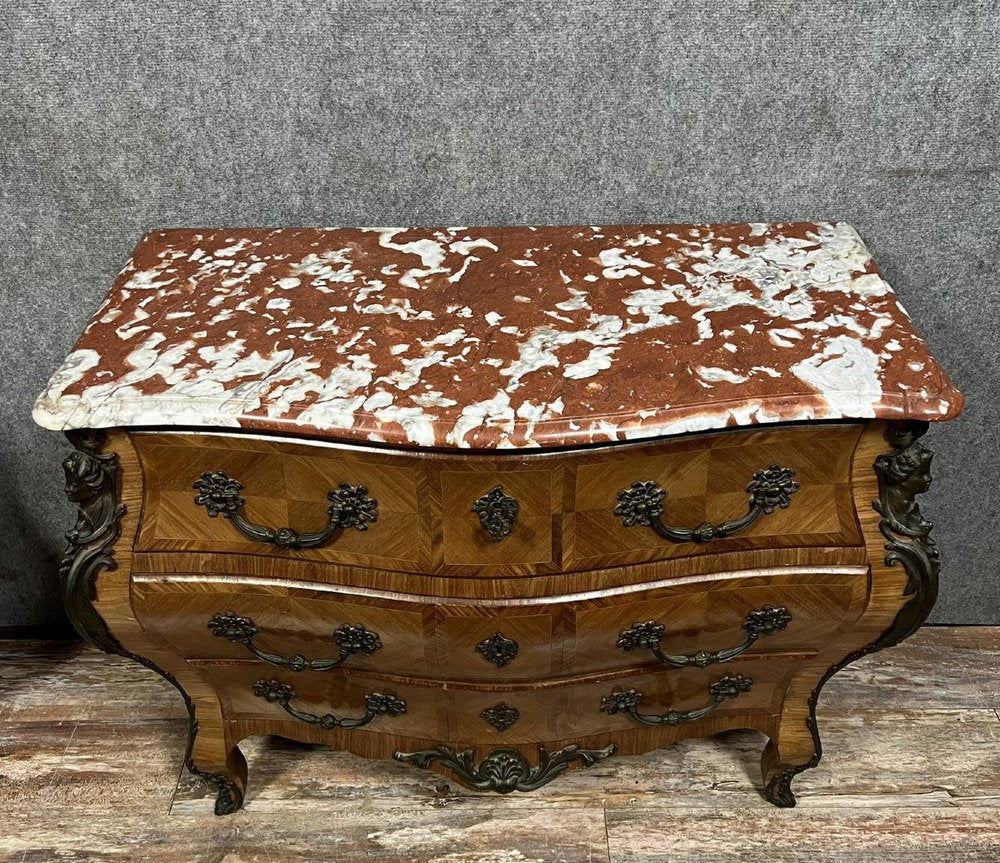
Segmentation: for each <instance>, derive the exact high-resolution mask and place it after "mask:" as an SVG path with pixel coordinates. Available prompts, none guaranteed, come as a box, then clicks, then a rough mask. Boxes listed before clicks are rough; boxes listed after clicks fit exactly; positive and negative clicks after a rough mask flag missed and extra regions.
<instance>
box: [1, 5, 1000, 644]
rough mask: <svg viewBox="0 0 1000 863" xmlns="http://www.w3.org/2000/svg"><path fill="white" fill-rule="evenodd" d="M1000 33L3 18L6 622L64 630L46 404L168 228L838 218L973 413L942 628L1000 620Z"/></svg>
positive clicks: (903, 23) (879, 24)
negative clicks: (119, 274)
mask: <svg viewBox="0 0 1000 863" xmlns="http://www.w3.org/2000/svg"><path fill="white" fill-rule="evenodd" d="M998 43H1000V14H998V8H997V5H996V4H994V3H972V2H967V3H919V2H903V0H875V2H831V0H821V2H815V0H808V2H770V3H762V2H760V3H758V2H753V3H751V2H746V0H744V2H739V0H737V2H727V3H719V2H716V0H711V2H680V0H678V2H668V3H656V2H648V0H624V2H609V3H588V2H581V0H575V2H563V3H556V2H531V3H516V4H506V3H499V2H493V3H488V4H487V3H483V4H476V3H444V2H436V3H404V2H393V3H389V2H381V3H376V2H372V3H364V2H358V0H343V2H320V0H294V2H285V3H281V2H266V0H225V2H214V3H192V2H185V3H177V2H175V3H169V2H166V3H165V2H158V3H155V4H154V3H126V2H103V3H101V2H94V0H63V2H39V0H19V2H5V3H2V4H0V237H2V246H0V311H2V314H0V327H2V348H3V350H2V351H0V364H2V365H0V374H2V381H0V405H2V412H0V417H2V418H0V423H2V439H0V460H2V464H0V544H2V546H3V548H2V553H0V626H11V625H17V624H22V625H30V624H34V625H49V624H53V623H55V622H58V620H59V619H60V617H59V615H60V612H59V605H58V594H57V589H56V582H57V580H56V569H57V560H58V556H59V554H60V552H61V550H62V547H63V544H64V543H63V538H62V533H63V531H64V530H65V529H66V528H67V527H68V526H69V524H70V522H71V509H70V506H69V505H68V504H67V503H66V502H65V501H64V500H63V497H62V489H61V471H60V469H59V462H60V459H61V458H62V455H63V453H64V452H65V450H66V446H65V443H64V441H63V440H62V438H61V437H60V436H59V435H56V434H53V433H51V432H43V431H42V430H40V429H37V428H35V427H34V426H33V425H32V424H31V421H30V419H29V410H30V407H31V402H32V399H33V397H34V395H35V394H36V393H37V392H38V390H39V389H40V388H41V386H42V385H43V383H44V381H45V379H46V378H47V376H48V375H49V373H50V372H51V371H52V370H53V368H54V366H55V365H56V363H57V362H58V361H59V360H61V359H62V357H63V355H64V354H65V352H66V351H67V350H68V349H69V348H70V346H71V344H72V342H73V340H74V337H75V336H76V335H77V333H78V331H79V330H80V328H81V326H82V325H83V323H84V321H85V320H86V319H87V318H88V316H89V315H90V314H91V312H92V311H93V310H94V309H95V307H96V306H97V304H98V303H99V301H100V299H101V298H102V296H103V294H104V292H105V290H106V288H107V287H108V285H109V283H110V281H111V279H112V277H113V276H114V274H115V273H116V271H117V270H118V269H119V267H120V266H121V265H122V263H123V262H124V260H125V258H126V257H127V255H128V253H129V251H130V250H131V248H132V246H133V244H134V242H135V241H136V239H137V238H138V237H139V235H140V234H141V233H142V232H143V231H145V230H147V229H148V228H151V227H156V226H176V225H205V226H208V225H311V224H318V225H335V224H341V225H353V224H366V225H370V224H376V225H396V224H442V223H443V224H466V225H468V224H496V223H525V222H527V223H542V222H555V223H559V222H562V223H576V222H584V223H591V224H593V223H601V222H634V221H702V220H709V219H711V220H737V221H739V220H774V219H790V218H814V217H818V218H836V219H846V220H849V221H850V222H852V223H854V225H855V226H856V227H857V228H858V229H859V230H860V232H861V234H862V235H863V236H864V237H865V238H866V240H867V241H868V243H869V245H870V246H871V248H872V250H873V252H874V254H875V257H876V260H878V261H879V262H880V264H881V266H882V267H883V269H884V271H885V273H886V274H887V276H888V278H889V280H890V282H892V284H893V285H894V286H895V287H896V289H897V291H898V292H899V294H900V295H901V297H902V300H903V303H904V305H905V306H906V307H907V309H908V310H909V311H910V312H911V314H912V315H913V317H914V318H915V319H916V321H917V324H918V326H919V327H920V329H921V330H922V331H923V333H924V334H925V335H926V336H927V338H928V340H929V341H930V343H931V346H932V348H933V349H934V351H935V352H936V354H937V356H938V357H939V359H940V360H941V362H942V363H943V364H944V366H945V367H946V368H947V369H948V370H949V371H950V372H951V373H952V375H953V377H954V378H955V380H956V382H957V383H958V384H959V386H961V387H962V388H963V389H964V390H965V392H966V394H967V396H968V408H967V411H966V414H965V416H964V417H963V418H962V419H960V420H959V421H957V422H955V423H952V424H950V425H947V426H945V427H941V428H934V429H933V430H932V432H931V434H930V435H929V436H928V441H929V443H930V444H931V446H932V447H934V448H935V449H937V450H938V455H937V457H936V459H935V465H936V479H935V487H934V493H933V495H932V497H931V500H930V503H929V504H928V505H927V506H926V507H925V510H926V512H927V514H928V515H929V516H930V517H931V518H932V520H933V521H935V522H936V525H937V527H936V533H935V535H936V537H937V540H938V544H939V546H940V548H941V551H942V555H943V558H944V561H945V566H944V571H943V574H942V590H941V598H940V601H939V604H938V607H937V610H936V611H935V613H934V617H933V618H932V619H933V620H935V621H937V622H952V623H960V622H969V623H973V622H981V623H987V622H990V623H1000V600H998V599H997V588H998V585H1000V579H998V573H997V570H998V560H997V551H996V549H997V547H998V546H997V541H996V538H995V533H996V529H997V528H996V519H997V515H998V511H1000V506H998V502H1000V501H998V492H997V479H998V477H997V473H998V471H997V466H998V457H997V444H996V434H995V432H996V429H997V419H998V408H997V390H998V386H997V367H998V360H997V353H998V336H997V331H998V326H997V325H998V312H997V304H996V299H995V289H994V282H995V278H996V277H995V273H996V267H997V260H998V227H1000V218H998V216H1000V196H998V191H1000V184H998V172H997V147H998V143H997V142H998V141H1000V128H998V117H1000V97H998V86H1000V85H998V71H1000V57H998V53H997V45H998Z"/></svg>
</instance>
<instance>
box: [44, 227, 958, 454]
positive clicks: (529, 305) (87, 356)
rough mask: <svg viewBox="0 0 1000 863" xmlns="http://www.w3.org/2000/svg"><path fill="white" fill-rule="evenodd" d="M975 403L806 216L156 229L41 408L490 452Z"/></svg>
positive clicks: (845, 230)
mask: <svg viewBox="0 0 1000 863" xmlns="http://www.w3.org/2000/svg"><path fill="white" fill-rule="evenodd" d="M961 408H962V396H961V394H960V393H959V392H958V390H956V389H955V387H954V386H953V385H952V383H951V382H950V381H949V380H948V377H947V376H946V375H945V373H944V372H943V371H942V369H941V368H940V366H938V364H937V363H936V362H935V361H934V359H933V358H932V357H931V355H930V353H929V352H928V349H927V346H926V345H925V344H924V342H923V341H922V340H921V338H920V337H919V336H918V335H917V333H916V331H915V330H914V327H913V324H912V323H911V322H910V319H909V318H908V317H907V315H906V312H905V311H904V310H903V308H902V307H901V306H900V304H899V301H898V300H897V299H896V296H895V294H894V293H893V291H892V289H891V288H890V287H889V285H888V284H887V283H886V281H885V280H884V279H883V278H882V275H881V274H880V273H879V271H878V269H877V268H876V267H875V264H874V263H873V262H872V259H871V255H870V254H869V252H868V250H867V248H866V247H865V245H864V243H863V242H862V240H861V238H860V237H859V236H858V234H857V232H856V231H855V230H854V229H853V228H852V227H850V225H847V224H845V223H843V222H839V223H834V222H799V223H786V224H770V225H769V224H738V225H726V224H719V225H613V226H605V227H565V226H564V227H552V226H549V227H501V228H309V229H299V228H294V229H289V228H286V229H266V228H265V229H228V230H217V229H206V230H195V229H177V230H164V231H153V232H151V233H149V234H147V235H146V236H145V237H143V238H142V240H141V241H140V243H139V245H138V246H137V247H136V249H135V251H134V252H133V254H132V257H131V259H130V260H129V262H128V263H127V264H126V266H125V268H124V269H123V270H122V271H121V273H120V274H119V276H118V278H117V280H116V281H115V283H114V286H113V287H112V289H111V291H110V293H109V294H108V297H107V299H106V300H105V302H104V304H103V305H102V306H101V308H100V309H98V311H97V313H96V314H95V315H94V317H93V319H92V320H91V322H90V324H89V325H88V326H87V328H86V330H85V331H84V333H83V335H82V336H81V337H80V339H79V341H78V342H77V344H76V347H75V348H74V350H73V351H72V353H70V355H69V356H68V357H67V358H66V361H65V362H64V363H63V365H62V366H61V367H60V368H59V370H58V371H57V372H56V373H55V375H53V377H52V379H51V381H50V382H49V385H48V387H47V388H46V389H45V391H44V392H43V393H42V394H41V395H40V396H39V397H38V400H37V402H36V404H35V408H34V418H35V420H36V421H37V422H38V423H39V424H40V425H42V426H44V427H46V428H50V429H74V428H84V427H94V428H100V427H110V426H183V427H240V428H243V429H252V430H259V431H267V432H279V433H292V434H297V435H308V436H312V437H318V438H325V439H332V440H353V441H366V442H367V441H373V442H379V443H386V444H392V445H401V446H421V447H431V446H435V447H466V448H473V449H493V448H505V447H555V446H566V445H573V444H588V443H598V442H609V441H618V440H626V439H644V438H651V437H656V436H660V435H667V434H677V433H682V432H692V431H699V430H706V429H721V428H727V427H732V426H751V425H758V424H765V423H776V422H786V421H797V420H821V419H839V418H863V417H884V418H912V419H921V420H946V419H950V418H952V417H954V416H957V415H958V413H959V411H960V410H961Z"/></svg>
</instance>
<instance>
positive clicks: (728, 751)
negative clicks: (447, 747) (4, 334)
mask: <svg viewBox="0 0 1000 863" xmlns="http://www.w3.org/2000/svg"><path fill="white" fill-rule="evenodd" d="M818 716H819V723H820V729H821V733H822V737H823V741H824V749H825V753H826V754H825V755H824V758H823V761H822V763H821V764H820V766H819V767H818V768H816V769H815V770H811V771H807V772H806V773H804V774H802V775H801V776H800V777H799V778H798V780H797V781H796V786H795V787H796V791H797V793H798V798H799V806H798V807H797V808H796V809H794V810H777V809H775V808H773V807H771V806H770V805H768V804H767V803H765V802H764V801H763V799H762V798H761V797H760V795H759V791H758V787H759V772H758V770H759V759H760V751H761V748H762V746H763V743H764V740H763V737H762V736H761V735H759V734H757V733H755V732H750V731H734V732H728V733H726V734H720V735H717V736H716V737H713V738H709V739H707V740H692V741H684V742H682V743H680V744H678V745H677V746H675V747H673V748H671V749H666V750H660V751H657V752H652V753H648V754H647V755H642V756H636V757H629V758H612V759H608V760H607V761H604V762H601V763H599V764H597V765H595V766H594V767H593V768H591V769H589V770H577V771H572V772H570V773H568V774H566V775H565V776H562V777H560V779H559V780H558V781H556V782H554V783H552V784H550V785H548V786H545V787H544V788H542V789H541V790H540V791H538V792H534V793H532V794H530V795H510V796H508V797H499V796H495V795H494V796H487V795H482V794H477V793H475V792H472V791H469V790H468V789H465V788H463V787H462V786H460V785H458V784H457V783H454V782H450V781H449V780H448V779H447V778H446V777H443V776H440V775H438V774H433V773H430V772H425V771H420V770H415V769H413V768H411V767H407V766H404V765H399V764H394V763H379V762H369V761H365V760H362V759H359V758H355V757H353V756H350V755H347V754H345V753H341V752H335V751H331V750H328V749H325V748H323V747H317V746H305V745H301V744H297V743H293V742H290V741H285V740H280V739H278V738H272V737H259V738H252V739H250V740H247V741H245V742H244V743H243V744H242V748H243V750H244V752H245V754H246V755H247V759H248V761H249V763H250V771H251V784H250V792H249V794H248V797H247V803H246V808H245V810H244V811H243V812H240V813H238V814H237V815H235V816H232V817H230V818H215V817H214V816H213V815H212V814H211V810H212V802H213V798H212V795H211V794H209V793H208V792H207V791H206V789H205V786H204V784H203V783H201V782H200V781H199V780H198V779H197V778H195V777H192V776H190V775H188V774H186V773H184V772H182V771H181V770H180V762H181V760H182V757H183V753H184V745H185V732H186V714H185V711H184V707H183V704H182V702H181V699H180V697H179V695H178V694H177V692H176V690H174V689H173V687H171V686H170V685H169V684H167V683H166V682H165V681H163V680H162V679H161V678H159V677H157V676H156V675H155V674H153V673H152V672H150V671H148V670H147V669H145V668H143V667H141V666H139V665H136V664H135V663H130V662H127V661H126V660H123V659H120V658H118V657H108V656H104V655H103V654H100V653H98V652H96V651H93V650H90V649H88V648H84V647H82V646H81V645H79V644H75V643H66V642H37V641H8V642H0V859H3V860H9V861H15V863H34V861H46V863H48V861H54V860H59V861H63V863H65V861H70V863H76V861H119V860H121V861H125V860H127V861H151V863H168V861H185V863H188V861H190V863H202V861H204V863H244V861H247V863H249V861H264V860H279V861H282V863H284V861H288V863H296V861H299V860H303V861H304V860H317V859H321V860H324V861H340V860H353V859H365V860H375V861H395V860H400V861H404V860H405V861H414V863H420V861H432V860H433V861H454V863H473V861H475V863H534V861H540V863H542V861H544V863H548V861H601V863H611V861H614V863H625V861H629V863H632V861H669V863H710V861H711V863H727V861H741V863H765V861H766V863H817V861H830V863H866V862H867V861H876V860H877V861H879V863H931V861H933V863H941V861H948V863H951V861H955V863H964V861H969V863H1000V818H998V810H1000V627H952V628H945V627H934V628H924V629H923V630H921V631H920V632H919V633H918V634H917V635H916V636H914V637H913V638H912V639H910V640H908V641H907V642H905V643H904V644H903V645H901V646H899V647H897V648H894V649H892V650H887V651H883V652H881V653H879V654H876V655H875V656H872V657H868V658H866V659H864V660H862V661H860V662H858V663H856V664H855V665H853V666H850V667H849V668H847V669H845V670H844V671H843V672H841V673H840V674H839V675H838V676H837V677H835V678H834V679H833V680H831V681H830V683H829V684H828V685H827V688H826V690H825V691H824V693H823V696H822V698H821V700H820V707H819V712H818Z"/></svg>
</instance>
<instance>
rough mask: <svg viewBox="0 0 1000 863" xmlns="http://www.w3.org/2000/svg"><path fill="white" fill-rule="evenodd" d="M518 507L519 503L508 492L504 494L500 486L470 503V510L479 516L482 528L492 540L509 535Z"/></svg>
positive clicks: (496, 540)
mask: <svg viewBox="0 0 1000 863" xmlns="http://www.w3.org/2000/svg"><path fill="white" fill-rule="evenodd" d="M520 508H521V507H520V504H518V502H517V501H516V500H515V499H514V498H512V497H511V496H510V495H509V494H505V493H504V490H503V489H502V488H501V487H500V486H494V487H493V488H491V489H490V490H489V491H488V492H486V494H484V495H482V496H481V497H479V498H477V499H476V502H475V503H474V504H472V511H473V512H474V513H475V514H476V515H478V516H479V523H480V524H481V525H482V526H483V530H485V531H486V532H487V533H488V534H489V535H490V537H491V538H492V539H493V541H494V542H500V541H501V540H503V539H506V538H507V537H508V536H510V533H511V531H512V530H513V529H514V522H515V521H517V512H518V510H519V509H520Z"/></svg>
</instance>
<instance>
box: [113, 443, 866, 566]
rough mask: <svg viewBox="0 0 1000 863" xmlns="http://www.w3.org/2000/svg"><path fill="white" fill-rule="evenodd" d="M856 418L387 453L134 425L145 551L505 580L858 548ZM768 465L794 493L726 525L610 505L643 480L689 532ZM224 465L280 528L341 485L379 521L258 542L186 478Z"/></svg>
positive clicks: (307, 514)
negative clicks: (511, 512)
mask: <svg viewBox="0 0 1000 863" xmlns="http://www.w3.org/2000/svg"><path fill="white" fill-rule="evenodd" d="M863 428H864V427H863V426H862V425H860V424H851V425H848V424H844V425H824V426H819V427H815V426H813V427H806V426H799V427H784V428H778V429H774V430H768V431H737V432H733V433H723V434H711V435H692V436H689V437H683V438H672V439H668V440H665V441H662V442H660V443H655V444H644V445H632V444H623V445H618V446H609V447H600V448H594V449H587V450H576V451H568V452H552V453H538V454H533V455H524V454H522V453H517V454H502V453H491V454H489V455H484V454H441V453H404V452H382V451H378V450H374V449H365V448H361V447H332V446H320V445H315V444H307V443H297V442H292V441H280V440H268V439H266V438H261V437H256V436H252V435H244V436H236V435H214V434H183V433H140V434H133V435H132V436H131V437H132V439H133V440H134V442H135V445H136V448H137V451H138V452H139V455H140V458H141V461H142V466H143V472H144V500H143V516H142V523H141V526H140V530H139V535H138V537H137V539H136V549H137V550H138V551H140V552H178V551H195V552H200V551H208V552H220V553H230V554H231V553H240V554H250V555H255V556H272V557H278V558H281V559H284V560H296V559H297V560H301V561H305V562H317V563H332V564H346V565H349V566H363V567H366V568H374V569H382V570H394V571H403V572H415V573H433V574H441V575H447V576H467V577H479V578H496V577H509V576H521V575H525V576H530V575H536V574H556V573H560V572H566V571H580V570H589V569H594V568H597V567H611V566H625V565H629V564H634V563H644V562H651V561H657V560H665V559H671V558H683V557H691V556H695V555H707V554H714V553H717V552H726V551H729V552H731V551H743V550H746V551H753V550H758V549H769V548H778V549H781V548H795V547H798V548H802V547H813V548H815V547H833V546H838V547H857V546H860V545H861V534H860V531H859V527H858V524H857V519H856V517H855V514H854V509H853V503H852V499H851V495H850V479H849V467H850V462H851V454H852V452H853V450H854V447H855V445H856V443H857V440H858V436H859V434H860V433H861V431H862V429H863ZM770 465H778V466H780V467H782V468H788V469H789V470H792V471H794V482H795V483H797V484H798V488H797V489H795V490H794V491H793V492H792V493H791V494H790V495H789V499H788V503H789V505H788V506H787V508H781V507H775V508H774V509H773V511H771V512H769V513H767V514H762V515H760V516H759V517H758V518H756V520H755V521H753V523H750V524H746V525H743V526H741V527H740V528H739V529H738V530H736V531H735V533H733V534H732V535H728V536H725V537H718V538H716V539H714V540H712V541H695V540H692V539H683V540H680V541H675V540H672V539H669V538H663V537H661V536H659V535H658V534H657V533H655V532H654V530H653V528H652V527H650V526H648V525H645V524H633V525H632V526H625V525H624V524H623V517H622V516H621V515H616V514H615V509H616V506H618V504H619V503H620V501H619V492H622V491H623V490H628V489H630V487H631V486H632V484H633V483H646V482H648V483H655V484H656V485H657V486H658V487H659V488H660V489H662V491H663V493H664V497H663V500H662V516H661V519H662V522H663V523H664V524H665V525H667V526H670V527H676V528H684V529H688V530H693V529H695V528H697V527H698V526H699V525H701V524H702V523H704V522H711V523H713V524H716V525H718V524H722V523H726V522H732V521H733V520H738V519H739V518H740V517H742V516H745V515H746V514H747V512H748V506H749V500H750V494H749V493H748V491H747V485H748V484H749V483H750V482H751V480H752V479H753V477H754V474H755V472H756V471H759V470H762V469H766V468H768V467H769V466H770ZM220 471H221V472H223V473H224V474H225V476H226V477H229V478H232V479H234V480H236V481H238V482H239V483H241V484H242V488H241V489H239V490H238V497H239V499H241V500H242V505H241V506H239V507H238V510H239V517H240V518H243V519H245V520H246V521H247V522H250V523H252V524H254V525H260V526H262V527H263V528H268V529H270V530H272V531H276V530H278V529H280V528H291V529H292V530H293V531H297V532H299V533H307V532H316V531H321V530H322V529H323V528H325V527H327V525H328V524H329V523H330V521H331V517H330V514H329V513H328V510H329V508H330V502H329V501H328V494H329V493H330V492H331V491H336V490H337V489H338V488H339V486H340V484H341V483H346V484H348V485H349V486H352V487H359V486H364V487H365V489H366V493H365V494H366V496H367V497H368V498H371V499H373V500H374V501H376V502H377V506H376V507H375V509H376V510H377V518H376V519H375V520H373V521H370V522H367V524H366V529H365V530H357V529H355V528H354V527H353V526H347V527H344V528H343V529H342V530H340V531H339V533H336V535H333V536H329V537H323V538H321V541H317V544H316V545H315V547H307V548H295V547H281V546H279V545H278V544H275V543H274V542H268V541H262V540H260V539H254V538H252V537H248V536H247V535H246V534H245V533H243V532H241V531H240V530H239V529H238V525H237V518H236V517H235V516H234V517H232V518H227V517H226V516H225V515H224V514H220V515H218V516H217V517H214V518H213V517H210V514H209V510H208V508H207V506H206V505H205V504H206V501H205V499H204V498H205V495H204V493H203V492H202V491H199V492H197V494H198V495H199V496H200V497H201V498H202V502H201V504H196V502H195V497H196V491H195V489H194V488H193V487H192V486H193V484H194V483H195V482H196V481H199V479H200V477H201V476H202V474H203V473H204V472H209V473H210V474H213V475H216V480H217V481H219V482H223V483H224V482H225V480H224V479H223V480H219V479H218V476H217V474H216V472H220ZM213 487H214V486H213ZM494 489H499V491H498V492H496V493H497V494H500V495H503V496H506V497H509V498H511V499H512V500H514V501H516V502H517V513H516V516H515V517H514V518H513V523H512V525H511V529H510V532H509V533H508V534H507V535H506V536H503V535H500V539H499V541H497V540H496V539H494V537H493V536H492V535H491V532H490V531H489V530H487V529H486V528H485V527H484V525H483V524H482V523H481V521H480V517H479V515H478V514H477V513H476V512H475V511H474V506H475V504H476V502H477V501H478V500H479V499H480V498H483V497H484V496H487V495H489V494H490V492H491V491H493V490H494ZM216 491H217V489H216ZM209 497H212V495H209ZM214 499H215V500H216V501H217V500H218V498H217V497H216V498H214ZM230 500H231V501H235V500H236V499H235V498H230ZM234 505H235V503H234ZM216 508H219V507H218V506H216ZM334 525H335V526H336V522H334ZM251 532H252V531H251ZM273 538H276V537H272V539H273Z"/></svg>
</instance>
